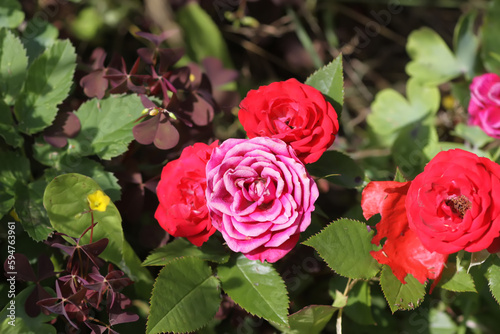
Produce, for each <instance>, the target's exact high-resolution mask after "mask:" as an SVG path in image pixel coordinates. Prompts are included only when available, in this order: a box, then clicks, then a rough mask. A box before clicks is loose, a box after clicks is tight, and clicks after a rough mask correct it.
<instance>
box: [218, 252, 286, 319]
mask: <svg viewBox="0 0 500 334" xmlns="http://www.w3.org/2000/svg"><path fill="white" fill-rule="evenodd" d="M217 275H218V277H219V279H220V281H221V283H222V289H223V290H224V291H225V292H226V293H227V294H228V295H229V297H231V299H232V300H234V301H235V302H236V303H237V304H238V305H240V306H241V307H242V308H243V309H245V310H246V311H247V312H249V313H251V314H254V315H257V316H259V317H261V318H264V319H266V320H268V321H270V322H275V323H277V324H280V325H285V326H288V317H287V316H288V295H287V291H286V287H285V283H284V282H283V280H282V278H281V277H280V275H279V274H278V273H277V272H276V270H275V269H274V268H273V266H272V265H271V264H269V263H265V262H264V263H261V262H260V261H257V260H255V261H251V260H248V259H247V258H246V257H245V256H244V255H239V256H234V257H233V258H232V259H231V260H230V261H229V262H228V263H226V264H223V265H219V266H218V267H217Z"/></svg>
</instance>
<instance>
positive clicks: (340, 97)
mask: <svg viewBox="0 0 500 334" xmlns="http://www.w3.org/2000/svg"><path fill="white" fill-rule="evenodd" d="M305 84H306V85H309V86H312V87H314V88H316V89H317V90H319V91H320V92H321V93H323V95H325V96H326V98H327V99H328V100H329V101H330V103H331V104H332V106H333V108H334V109H335V111H336V112H337V115H338V117H339V120H340V115H341V113H342V106H343V104H344V75H343V71H342V56H341V55H340V56H338V57H337V58H335V59H334V60H333V61H332V62H331V63H330V64H328V65H326V66H323V67H322V68H320V69H319V70H317V71H316V72H314V73H313V74H311V75H310V76H309V77H308V78H307V80H306V81H305Z"/></svg>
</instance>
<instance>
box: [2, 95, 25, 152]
mask: <svg viewBox="0 0 500 334" xmlns="http://www.w3.org/2000/svg"><path fill="white" fill-rule="evenodd" d="M0 136H2V137H3V139H5V142H6V143H7V144H9V145H11V146H13V147H20V146H21V145H22V144H23V143H24V139H23V137H22V136H21V135H20V134H19V132H17V130H16V126H15V125H14V118H13V117H12V113H11V111H10V107H9V106H8V105H7V104H5V102H3V101H2V100H1V99H0Z"/></svg>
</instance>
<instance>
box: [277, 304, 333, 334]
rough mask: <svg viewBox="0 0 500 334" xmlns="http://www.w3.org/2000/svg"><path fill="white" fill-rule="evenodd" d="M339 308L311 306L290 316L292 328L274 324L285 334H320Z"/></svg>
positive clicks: (289, 321) (289, 320)
mask: <svg viewBox="0 0 500 334" xmlns="http://www.w3.org/2000/svg"><path fill="white" fill-rule="evenodd" d="M336 310H338V308H336V307H333V306H330V305H309V306H306V307H304V308H303V309H301V310H300V311H298V312H295V313H294V314H291V315H289V316H288V323H289V324H290V327H285V326H283V325H281V326H280V325H277V324H272V325H273V326H274V327H276V329H278V330H280V331H281V332H282V333H283V334H303V333H308V334H318V333H321V331H322V330H323V329H324V328H325V326H326V325H327V324H328V322H329V321H330V319H331V318H332V316H333V314H334V313H335V311H336Z"/></svg>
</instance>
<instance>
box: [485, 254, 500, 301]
mask: <svg viewBox="0 0 500 334" xmlns="http://www.w3.org/2000/svg"><path fill="white" fill-rule="evenodd" d="M486 278H487V279H488V286H489V288H490V292H491V294H492V295H493V298H495V300H496V301H497V303H499V304H500V259H499V258H498V257H493V261H492V263H491V264H490V266H489V267H488V271H487V273H486Z"/></svg>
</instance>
